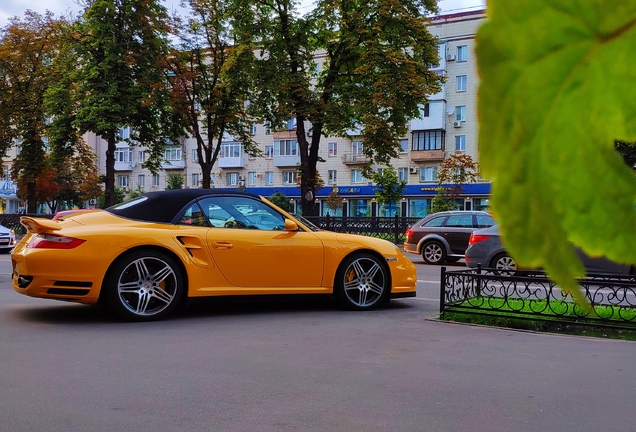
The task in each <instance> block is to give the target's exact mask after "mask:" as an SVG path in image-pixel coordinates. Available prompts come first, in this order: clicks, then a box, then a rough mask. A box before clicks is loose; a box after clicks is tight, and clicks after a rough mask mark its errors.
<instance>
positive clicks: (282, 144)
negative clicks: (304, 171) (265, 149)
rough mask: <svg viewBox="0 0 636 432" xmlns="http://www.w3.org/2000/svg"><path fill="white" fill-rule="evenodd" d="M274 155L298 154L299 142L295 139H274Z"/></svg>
mask: <svg viewBox="0 0 636 432" xmlns="http://www.w3.org/2000/svg"><path fill="white" fill-rule="evenodd" d="M274 156H298V142H297V141H296V140H295V139H287V140H277V141H274Z"/></svg>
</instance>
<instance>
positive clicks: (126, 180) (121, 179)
mask: <svg viewBox="0 0 636 432" xmlns="http://www.w3.org/2000/svg"><path fill="white" fill-rule="evenodd" d="M117 186H119V187H130V177H129V176H127V175H118V176H117Z"/></svg>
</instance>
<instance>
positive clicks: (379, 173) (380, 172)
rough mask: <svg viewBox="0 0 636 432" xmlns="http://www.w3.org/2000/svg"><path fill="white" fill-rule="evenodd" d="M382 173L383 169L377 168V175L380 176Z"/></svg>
mask: <svg viewBox="0 0 636 432" xmlns="http://www.w3.org/2000/svg"><path fill="white" fill-rule="evenodd" d="M383 172H384V168H378V175H379V176H381V175H382V173H383Z"/></svg>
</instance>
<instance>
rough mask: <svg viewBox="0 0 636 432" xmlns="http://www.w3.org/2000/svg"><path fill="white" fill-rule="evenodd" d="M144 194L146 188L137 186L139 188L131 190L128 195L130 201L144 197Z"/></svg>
mask: <svg viewBox="0 0 636 432" xmlns="http://www.w3.org/2000/svg"><path fill="white" fill-rule="evenodd" d="M144 193H146V191H145V190H144V188H142V187H141V186H139V185H137V187H136V188H135V189H133V190H131V191H130V192H129V193H128V199H135V198H139V197H140V196H142V195H143V194H144Z"/></svg>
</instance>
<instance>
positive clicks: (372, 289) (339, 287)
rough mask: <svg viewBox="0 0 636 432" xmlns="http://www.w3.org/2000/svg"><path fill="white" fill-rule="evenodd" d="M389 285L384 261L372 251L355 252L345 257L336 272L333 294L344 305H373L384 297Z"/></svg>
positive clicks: (346, 306) (368, 307) (354, 308)
mask: <svg viewBox="0 0 636 432" xmlns="http://www.w3.org/2000/svg"><path fill="white" fill-rule="evenodd" d="M390 289H391V286H390V282H389V275H388V269H387V268H386V265H385V263H383V262H382V260H381V259H380V258H378V257H376V256H375V255H372V254H368V253H358V254H355V255H352V256H350V257H348V258H346V259H345V260H344V261H343V262H342V264H341V265H340V268H339V269H338V272H337V273H336V281H335V285H334V295H335V297H336V300H337V301H338V303H339V304H340V305H341V306H342V307H344V308H346V309H352V310H368V309H373V308H375V307H377V306H379V305H380V304H381V303H382V302H383V301H384V300H385V299H386V298H387V296H388V295H389V291H390Z"/></svg>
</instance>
